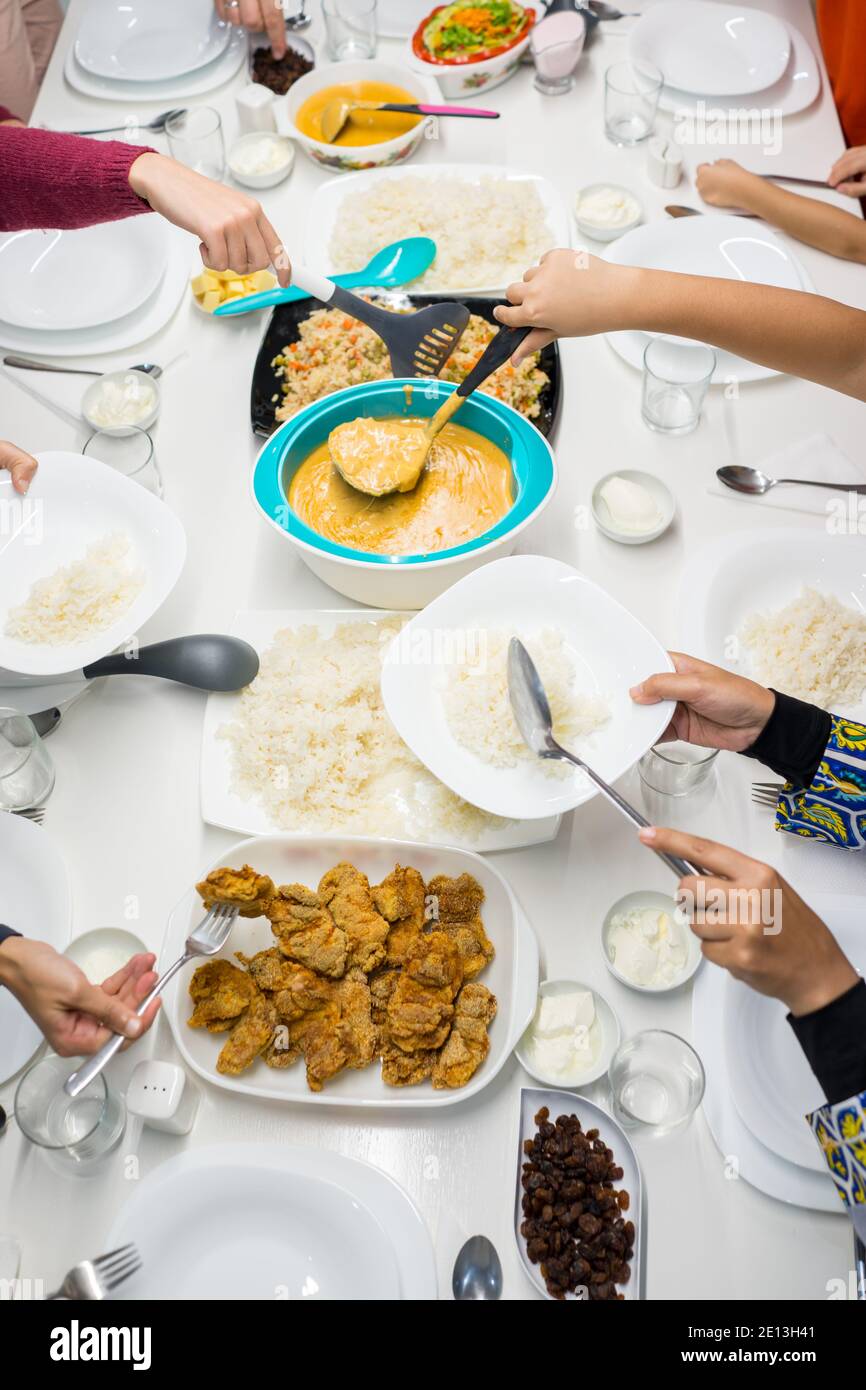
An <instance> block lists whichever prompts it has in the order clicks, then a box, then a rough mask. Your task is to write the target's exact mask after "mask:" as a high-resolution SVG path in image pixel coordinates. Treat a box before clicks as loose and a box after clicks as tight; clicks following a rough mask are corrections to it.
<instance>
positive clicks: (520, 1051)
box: [514, 979, 622, 1091]
mask: <svg viewBox="0 0 866 1390" xmlns="http://www.w3.org/2000/svg"><path fill="white" fill-rule="evenodd" d="M575 990H586V991H587V992H588V993H589V994H591V995H592V997H593V999H594V1000H595V1013H596V1018H597V1019H598V1025H599V1028H600V1029H601V1047H600V1048H599V1053H598V1057H597V1058H596V1060H595V1063H594V1065H593V1066H592V1067H591V1068H590V1069H589V1070H588V1071H584V1072H580V1073H579V1074H577V1075H575V1076H573V1077H571V1078H568V1079H565V1078H563V1077H561V1076H546V1075H545V1073H544V1072H543V1071H539V1069H538V1066H537V1064H536V1062H535V1061H534V1059H533V1056H532V1051H531V1049H530V1045H529V1034H530V1032H531V1030H532V1023H530V1025H529V1027H528V1028H527V1030H526V1032H525V1033H524V1034H523V1036H522V1037H521V1039H520V1041H519V1043H518V1044H517V1046H516V1047H515V1049H514V1055H515V1057H516V1058H517V1060H518V1062H519V1063H520V1065H521V1066H522V1067H523V1070H524V1071H526V1072H529V1075H530V1076H531V1077H532V1078H533V1079H534V1080H535V1081H540V1082H541V1083H542V1085H544V1086H564V1087H566V1088H567V1089H568V1090H574V1091H578V1090H580V1088H581V1087H582V1086H591V1085H592V1083H593V1082H594V1081H598V1079H599V1077H600V1076H604V1074H605V1072H606V1071H607V1069H608V1067H609V1066H610V1062H611V1058H612V1057H613V1054H614V1053H615V1052H616V1050H617V1048H618V1047H619V1044H620V1038H621V1037H622V1029H621V1028H620V1025H619V1019H618V1018H617V1016H616V1014H615V1013H614V1011H613V1009H612V1008H611V1006H610V1004H609V1003H608V1002H607V1000H606V999H605V997H604V995H603V994H599V992H598V990H597V989H596V988H595V986H594V985H587V984H584V983H583V982H582V981H581V980H561V979H559V980H542V982H541V984H540V985H539V986H538V998H539V999H541V998H542V996H543V995H549V994H571V993H573V992H574V991H575ZM534 1021H535V1019H534V1017H533V1020H532V1022H534Z"/></svg>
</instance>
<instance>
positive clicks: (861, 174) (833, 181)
mask: <svg viewBox="0 0 866 1390" xmlns="http://www.w3.org/2000/svg"><path fill="white" fill-rule="evenodd" d="M827 182H828V183H829V185H830V187H831V188H835V190H836V192H837V193H847V195H848V197H849V198H866V145H855V146H854V148H853V149H850V150H846V151H845V153H844V154H843V155H840V156H839V158H838V159H837V160H836V163H835V164H834V165H833V168H832V169H831V170H830V172H829V174H828V175H827Z"/></svg>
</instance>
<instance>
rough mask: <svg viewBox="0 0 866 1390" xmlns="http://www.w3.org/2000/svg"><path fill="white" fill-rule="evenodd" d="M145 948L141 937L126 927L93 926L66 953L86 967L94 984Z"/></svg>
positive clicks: (82, 966)
mask: <svg viewBox="0 0 866 1390" xmlns="http://www.w3.org/2000/svg"><path fill="white" fill-rule="evenodd" d="M146 951H147V947H146V946H145V944H144V942H143V941H142V940H141V938H140V937H138V936H135V935H134V934H133V932H131V931H126V929H125V928H124V927H94V928H93V930H92V931H86V932H82V934H81V936H76V937H75V939H74V940H73V941H70V943H69V945H68V946H67V947H66V950H65V951H64V952H63V954H64V955H65V956H68V957H69V959H70V960H71V961H74V962H75V964H76V965H77V966H78V967H79V969H80V970H83V971H84V973H85V975H86V976H87V978H88V980H89V981H90V982H91V984H101V983H102V981H103V980H105V979H107V978H108V976H109V975H113V974H114V973H115V971H117V970H119V969H120V967H121V966H122V965H125V964H126V962H127V961H128V960H129V959H130V957H131V956H136V955H140V954H142V953H143V952H146Z"/></svg>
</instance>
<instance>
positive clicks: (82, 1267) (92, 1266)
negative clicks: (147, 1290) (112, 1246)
mask: <svg viewBox="0 0 866 1390" xmlns="http://www.w3.org/2000/svg"><path fill="white" fill-rule="evenodd" d="M140 1269H141V1256H140V1255H139V1253H138V1251H137V1250H136V1248H135V1246H134V1245H121V1246H120V1248H119V1249H117V1250H111V1251H109V1253H108V1254H107V1255H100V1256H99V1258H98V1259H96V1260H82V1262H81V1264H77V1265H75V1266H74V1268H73V1269H70V1271H69V1273H68V1274H67V1276H66V1278H65V1279H64V1280H63V1283H62V1284H61V1285H60V1288H59V1289H56V1290H55V1292H54V1293H50V1294H49V1295H48V1298H47V1299H46V1302H48V1303H50V1302H52V1301H53V1300H56V1299H74V1300H76V1301H81V1300H85V1299H86V1300H92V1299H99V1298H105V1297H106V1296H107V1295H108V1294H109V1293H111V1290H112V1289H116V1288H117V1286H118V1284H122V1283H123V1281H124V1280H125V1279H129V1278H130V1277H131V1276H132V1275H133V1274H136V1273H137V1272H138V1270H140Z"/></svg>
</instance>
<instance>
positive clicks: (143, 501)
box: [0, 451, 186, 676]
mask: <svg viewBox="0 0 866 1390" xmlns="http://www.w3.org/2000/svg"><path fill="white" fill-rule="evenodd" d="M36 457H37V459H38V460H39V468H38V470H37V473H36V477H35V478H34V479H33V482H32V483H31V484H30V491H29V492H28V494H27V497H26V499H24V500H22V499H20V498H17V494H14V493H13V491H12V484H11V482H8V481H7V482H4V481H3V476H2V475H0V507H2V508H3V509H4V511H5V512H6V515H8V516H9V517H10V518H11V521H10V525H9V529H8V530H7V531H6V533H5V534H4V536H3V537H2V538H0V668H3V670H5V671H15V672H19V673H23V674H25V675H32V676H60V675H66V674H67V673H69V672H72V671H76V670H77V669H78V668H79V667H82V666H88V665H89V664H90V663H91V662H92V661H98V660H99V659H100V658H101V657H103V656H107V655H108V653H109V652H112V651H114V650H115V649H116V648H117V647H119V646H120V645H121V644H122V643H124V642H125V641H126V640H127V638H128V637H129V636H131V634H133V633H135V632H137V631H138V629H139V628H140V627H141V626H142V625H143V624H144V623H146V622H147V620H148V618H151V617H152V616H153V614H154V613H155V612H156V610H157V609H158V608H159V607H160V605H161V604H162V603H164V602H165V600H166V599H167V598H168V595H169V594H170V593H171V591H172V589H173V588H174V586H175V584H176V583H177V580H178V577H179V576H180V572H181V570H182V569H183V564H184V560H185V559H186V536H185V534H184V529H183V526H182V525H181V523H180V522H179V521H178V519H177V517H176V516H175V514H174V512H172V511H170V510H169V508H168V507H167V506H166V505H165V503H164V502H161V501H160V500H159V498H158V497H154V495H153V494H152V493H150V492H148V491H147V489H146V488H143V487H141V485H140V484H139V483H133V482H130V480H129V479H128V478H124V477H123V476H122V475H121V474H120V473H118V472H116V471H115V470H114V469H113V468H109V467H108V465H107V464H104V463H100V462H99V461H98V460H97V459H91V458H85V457H84V456H83V455H82V454H72V453H66V452H60V451H56V452H51V453H45V454H37V455H36ZM7 509H8V510H7ZM114 533H117V534H120V535H125V536H128V537H129V538H130V540H131V542H132V551H131V560H132V563H133V564H134V565H135V566H141V567H142V568H143V569H144V570H145V572H146V575H147V577H146V580H145V584H144V588H143V589H142V591H141V593H140V594H139V595H138V597H137V598H136V599H134V601H133V603H132V605H131V606H130V608H129V609H128V610H127V611H126V613H124V614H123V616H122V617H120V618H118V619H117V621H116V622H114V623H112V625H111V627H108V628H106V629H105V630H104V631H103V632H100V633H97V634H96V635H95V636H93V637H89V638H87V639H86V640H85V641H81V642H67V643H64V644H63V645H62V646H49V645H47V644H42V643H35V642H21V641H19V640H18V639H17V638H13V637H9V636H7V635H6V633H5V630H4V629H5V626H6V620H7V617H8V614H9V610H10V608H13V607H15V606H16V605H18V604H20V603H24V602H25V600H26V599H27V597H28V595H29V594H30V590H31V588H32V586H33V584H34V583H35V582H36V580H37V579H44V578H46V577H47V576H49V575H52V574H54V572H55V571H56V570H58V569H59V568H60V567H61V565H68V564H70V563H71V562H72V561H74V560H79V559H83V557H84V554H85V551H86V550H87V547H88V545H91V544H92V543H93V542H94V541H97V540H101V539H102V538H103V537H105V536H108V535H111V534H114Z"/></svg>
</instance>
